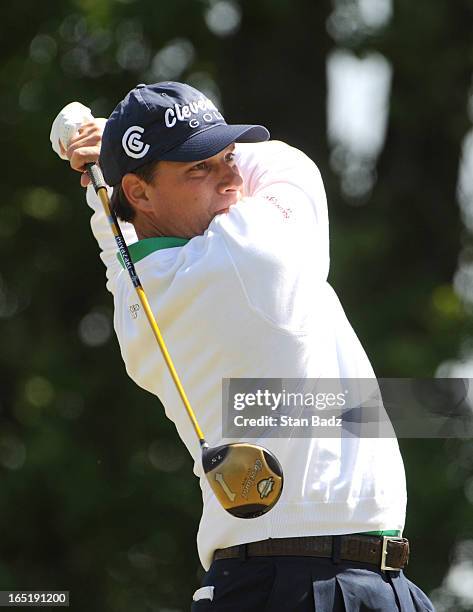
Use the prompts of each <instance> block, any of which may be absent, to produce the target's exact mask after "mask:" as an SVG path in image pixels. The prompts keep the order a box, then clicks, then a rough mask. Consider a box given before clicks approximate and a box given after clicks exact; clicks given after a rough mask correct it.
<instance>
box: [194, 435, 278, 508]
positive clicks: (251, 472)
mask: <svg viewBox="0 0 473 612" xmlns="http://www.w3.org/2000/svg"><path fill="white" fill-rule="evenodd" d="M202 465H203V468H204V472H205V474H206V476H207V480H208V481H209V484H210V486H211V487H212V490H213V492H214V493H215V495H216V497H217V499H218V501H219V502H220V504H221V505H222V506H223V508H224V509H225V510H226V511H227V512H229V513H230V514H231V515H233V516H235V517H237V518H256V517H258V516H261V515H262V514H265V513H266V512H268V511H269V510H271V508H273V506H274V505H275V503H276V502H277V501H278V499H279V497H280V496H281V492H282V487H283V481H284V477H283V472H282V467H281V464H280V463H279V461H278V460H277V459H276V457H275V456H274V455H273V454H272V453H271V452H270V451H268V450H267V449H265V448H263V447H261V446H257V445H256V444H247V443H244V442H241V443H240V442H239V443H235V444H225V445H223V446H218V447H215V448H205V449H203V452H202Z"/></svg>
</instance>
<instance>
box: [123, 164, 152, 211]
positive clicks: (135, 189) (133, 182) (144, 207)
mask: <svg viewBox="0 0 473 612" xmlns="http://www.w3.org/2000/svg"><path fill="white" fill-rule="evenodd" d="M122 191H123V193H124V194H125V196H126V198H127V200H128V201H129V202H130V204H131V205H132V206H133V208H136V209H137V210H140V211H141V212H149V211H150V210H151V208H152V207H151V203H150V201H149V199H148V196H147V195H146V183H145V181H144V180H143V179H141V178H140V177H139V176H137V175H136V174H132V173H130V174H125V176H124V177H123V178H122Z"/></svg>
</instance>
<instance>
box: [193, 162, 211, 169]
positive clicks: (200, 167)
mask: <svg viewBox="0 0 473 612" xmlns="http://www.w3.org/2000/svg"><path fill="white" fill-rule="evenodd" d="M206 169H207V164H206V163H205V162H200V164H196V165H195V166H192V170H206Z"/></svg>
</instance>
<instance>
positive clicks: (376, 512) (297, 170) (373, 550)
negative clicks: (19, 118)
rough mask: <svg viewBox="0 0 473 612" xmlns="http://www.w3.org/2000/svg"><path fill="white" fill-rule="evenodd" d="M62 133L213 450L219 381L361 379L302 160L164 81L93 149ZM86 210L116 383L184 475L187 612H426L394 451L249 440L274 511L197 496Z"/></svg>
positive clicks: (119, 265) (217, 441)
mask: <svg viewBox="0 0 473 612" xmlns="http://www.w3.org/2000/svg"><path fill="white" fill-rule="evenodd" d="M62 123H63V124H64V117H63V121H62ZM66 123H67V121H66ZM60 124H61V121H59V124H58V123H56V122H55V124H53V129H52V133H51V140H52V143H53V147H54V148H55V150H56V151H57V152H59V153H60V154H61V153H62V155H63V156H64V154H65V155H66V156H67V157H68V158H69V159H70V163H71V166H72V167H73V168H74V169H75V170H79V171H82V172H83V171H84V169H85V168H86V164H91V163H95V162H97V160H98V159H99V153H100V159H99V164H100V167H101V169H102V171H103V174H104V178H105V181H106V183H107V184H108V185H109V186H110V187H113V195H112V207H113V210H114V211H115V213H116V214H117V215H118V217H119V218H120V219H121V220H122V221H123V222H124V223H122V232H123V237H124V239H125V241H126V242H127V243H128V244H129V245H130V247H129V249H130V253H131V257H132V259H133V261H134V262H135V264H136V271H137V273H138V274H139V277H140V279H141V281H142V282H143V287H144V289H145V290H146V295H147V296H148V299H149V304H150V309H151V310H152V312H154V313H155V314H156V317H157V319H158V321H159V325H160V327H161V328H162V330H163V335H164V337H165V339H166V344H167V345H168V346H169V351H170V353H171V354H172V358H173V361H174V364H175V366H176V370H177V372H179V376H180V379H181V380H182V384H183V387H184V389H186V392H187V394H188V397H189V399H190V403H191V404H192V408H193V410H194V411H195V416H196V418H197V421H198V423H199V424H200V425H202V429H203V431H205V432H206V435H207V440H208V441H209V443H210V444H212V445H215V446H219V445H221V444H223V441H222V422H221V418H222V405H221V403H222V386H221V385H222V379H224V378H227V379H228V378H230V379H237V378H252V379H278V378H279V379H281V378H285V379H290V378H294V379H306V378H314V379H322V378H325V379H327V378H334V379H354V378H373V377H374V373H373V371H372V368H371V366H370V363H369V361H368V358H367V357H366V355H365V353H364V351H363V348H362V347H361V345H360V343H359V341H358V339H357V337H356V335H355V334H354V332H353V330H352V328H351V326H350V324H349V322H348V320H347V319H346V316H345V314H344V312H343V309H342V307H341V305H340V303H339V301H338V298H337V297H336V295H335V293H334V291H333V290H332V289H331V287H330V285H329V284H328V283H327V275H328V268H329V254H328V244H329V243H328V221H327V210H326V199H325V192H324V188H323V184H322V180H321V178H320V175H319V172H318V170H317V168H316V166H315V165H314V164H313V162H312V161H311V160H309V159H308V158H307V157H306V156H305V155H304V154H302V153H301V152H300V151H298V150H296V149H294V148H292V147H290V146H288V145H286V144H284V143H281V142H277V141H267V139H268V138H269V134H268V132H267V130H266V129H265V128H263V127H261V126H251V125H238V126H231V125H227V124H226V123H225V120H224V119H223V117H222V115H221V114H220V112H219V111H218V109H217V108H216V107H215V106H214V105H213V104H212V102H210V101H209V100H208V99H207V98H206V97H205V96H204V95H203V94H202V93H201V92H199V91H197V90H195V89H193V88H192V87H189V86H187V85H184V84H181V83H174V82H165V83H158V84H154V85H138V86H137V87H136V88H134V89H133V90H132V91H131V92H129V93H128V95H127V96H126V97H125V98H124V100H123V101H122V102H120V104H119V105H118V106H117V107H116V109H115V110H114V112H113V113H112V115H111V116H110V118H109V119H108V121H107V123H106V125H105V129H104V131H103V135H101V129H100V125H99V123H97V122H95V123H94V122H92V121H89V122H86V123H85V124H84V125H83V126H82V127H81V128H80V129H79V130H78V132H77V133H76V134H75V135H74V136H73V137H72V139H70V140H69V141H68V142H60V141H61V138H60V135H61V134H63V133H64V132H63V131H61V129H60V127H58V125H59V126H60ZM235 143H236V144H235ZM61 147H62V149H61ZM66 148H67V151H66ZM86 182H87V179H86V178H82V184H85V183H86ZM87 201H88V204H89V205H90V206H91V208H92V209H93V210H94V214H93V216H92V222H91V223H92V230H93V232H94V235H95V237H96V239H97V241H98V243H99V246H100V249H101V257H102V259H103V261H104V263H105V265H106V268H107V288H108V289H109V290H110V291H111V292H112V294H113V296H114V304H115V329H116V333H117V336H118V340H119V343H120V347H121V351H122V355H123V358H124V361H125V364H126V367H127V371H128V373H129V375H130V376H131V377H132V378H133V379H134V380H135V381H136V382H137V383H138V384H139V385H141V386H142V387H144V388H145V389H147V390H148V391H150V392H152V393H154V394H156V395H157V396H159V397H160V399H161V401H162V403H163V405H164V406H165V410H166V414H167V416H168V417H169V418H170V419H171V420H172V421H173V422H174V423H175V425H176V428H177V431H178V433H179V435H180V437H181V438H182V440H183V441H184V443H185V444H186V446H187V448H188V449H189V452H190V453H191V454H192V456H193V458H194V460H195V472H196V474H197V475H198V476H199V477H200V482H201V487H202V492H203V515H202V520H201V523H200V528H199V533H198V549H199V555H200V559H201V562H202V565H203V566H204V568H205V569H206V570H207V573H206V575H205V577H204V581H203V585H202V587H201V588H200V589H198V590H197V591H196V593H195V594H194V603H193V610H195V611H197V610H204V609H205V610H216V611H218V610H225V611H230V610H232V611H235V612H236V611H241V610H243V609H244V610H251V611H255V612H256V611H258V612H259V611H261V610H267V611H270V612H273V611H274V612H279V611H281V612H282V611H284V612H288V611H296V610H297V611H301V612H303V611H313V610H315V609H316V610H317V612H328V611H335V610H349V611H352V610H353V611H354V610H360V609H363V610H383V611H387V612H389V611H394V610H405V611H409V612H411V611H412V612H413V611H414V610H420V609H423V610H432V609H433V608H432V606H431V604H430V602H429V600H428V599H427V597H426V596H425V595H424V594H423V593H422V591H420V589H418V588H417V587H416V586H415V585H413V584H412V583H411V582H409V581H408V580H407V578H406V577H405V576H404V574H403V572H402V568H403V567H404V566H405V564H406V562H407V556H408V543H407V540H405V539H403V538H401V537H400V536H401V534H402V529H403V526H404V520H405V505H406V491H405V478H404V470H403V465H402V459H401V457H400V454H399V449H398V445H397V441H396V440H395V438H386V439H383V440H380V439H376V438H361V437H359V438H357V437H338V438H324V437H320V438H294V437H290V436H288V437H279V438H271V437H265V438H264V444H263V446H264V447H265V448H266V449H267V451H268V454H267V459H268V463H267V465H266V466H265V469H268V471H269V472H272V473H274V474H275V475H276V477H277V475H278V465H277V463H276V464H275V463H273V462H272V459H273V458H274V457H277V459H278V460H279V461H280V462H281V464H282V469H283V471H284V477H285V480H284V488H283V490H282V494H281V496H280V498H279V500H278V502H277V504H275V501H276V500H275V501H274V503H271V504H270V506H271V507H272V509H271V511H270V512H265V509H262V510H261V511H256V512H255V513H254V516H255V518H252V519H251V520H242V518H240V517H239V516H238V514H236V515H234V514H232V513H231V512H230V511H229V512H225V510H224V508H223V507H222V505H223V504H222V498H223V497H224V496H225V495H226V496H227V497H229V498H231V497H232V495H235V493H234V491H233V489H232V486H234V485H233V483H228V482H227V481H226V478H225V477H222V475H221V478H220V482H219V480H217V485H218V486H220V488H221V489H222V491H223V493H222V496H223V497H222V498H219V497H217V496H216V495H214V494H213V492H212V488H211V486H210V485H209V480H208V479H207V478H206V476H205V472H206V471H208V469H211V466H210V467H209V466H207V467H206V466H205V461H204V465H202V460H201V448H200V446H199V441H200V436H199V435H198V436H196V435H195V433H196V431H197V430H196V429H195V427H194V428H193V426H192V423H191V421H190V420H189V417H188V415H186V413H185V411H184V410H183V409H182V402H181V400H182V395H181V397H179V392H178V390H177V389H176V384H175V381H173V380H172V377H171V376H169V372H168V370H167V368H166V367H165V366H164V362H163V360H162V356H161V355H160V353H159V351H157V350H156V343H155V340H154V339H153V336H152V334H151V333H150V329H149V320H147V316H145V312H144V311H145V310H146V308H145V307H144V306H143V303H141V304H140V302H139V300H138V299H137V297H136V292H135V290H134V288H133V285H132V283H130V280H129V278H128V275H127V273H126V271H125V270H124V267H123V264H124V263H125V265H127V262H126V261H125V262H123V258H122V261H120V259H119V258H118V257H117V247H116V244H115V240H114V237H113V234H112V232H111V231H110V228H109V225H108V221H107V215H106V214H105V212H104V210H103V207H102V203H101V202H100V200H99V199H98V198H97V196H96V194H95V193H94V190H93V189H92V188H89V189H88V192H87ZM137 239H138V240H137ZM125 258H126V253H125ZM235 442H245V441H244V440H235ZM230 446H231V445H230ZM250 446H251V445H250ZM252 452H253V451H252ZM261 452H263V451H261ZM212 458H213V460H215V462H217V463H218V462H219V461H223V460H224V458H222V457H220V456H219V454H218V452H217V453H216V454H214V455H213V456H212ZM222 465H223V464H222ZM250 480H251V479H250ZM253 480H254V478H253ZM266 481H268V482H265V483H263V485H262V486H261V487H260V493H261V491H263V495H269V494H270V490H271V486H269V479H266ZM276 484H277V483H276ZM281 484H282V480H281V482H280V483H279V485H281ZM247 488H251V483H249V484H248V485H247ZM279 488H280V487H279ZM245 490H246V489H245ZM253 490H256V487H253ZM214 491H215V489H214ZM279 492H280V491H279ZM219 501H220V503H219ZM229 503H230V502H229ZM221 504H222V505H221ZM273 506H274V507H273ZM224 507H225V506H224ZM227 509H228V508H227Z"/></svg>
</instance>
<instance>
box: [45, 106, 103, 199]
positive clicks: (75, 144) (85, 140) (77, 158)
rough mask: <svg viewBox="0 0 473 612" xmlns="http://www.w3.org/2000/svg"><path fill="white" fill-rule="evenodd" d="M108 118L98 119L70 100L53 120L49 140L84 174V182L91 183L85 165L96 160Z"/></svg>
mask: <svg viewBox="0 0 473 612" xmlns="http://www.w3.org/2000/svg"><path fill="white" fill-rule="evenodd" d="M106 121H107V120H106V119H95V118H94V116H93V115H92V112H91V110H90V108H87V107H86V106H84V105H83V104H81V103H80V102H71V103H70V104H68V105H67V106H65V107H64V108H63V109H62V110H61V111H60V112H59V114H58V115H57V117H56V119H54V121H53V124H52V126H51V134H50V140H51V144H52V147H53V150H54V151H55V152H56V153H57V154H58V155H59V157H60V158H61V159H68V160H69V161H70V164H71V167H72V168H73V169H74V170H77V171H78V172H81V173H82V176H81V185H82V186H83V187H85V186H87V185H88V184H89V182H90V181H89V177H88V176H87V174H85V164H86V163H88V162H97V161H98V158H99V155H100V144H101V141H102V133H103V129H104V127H105V123H106Z"/></svg>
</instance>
